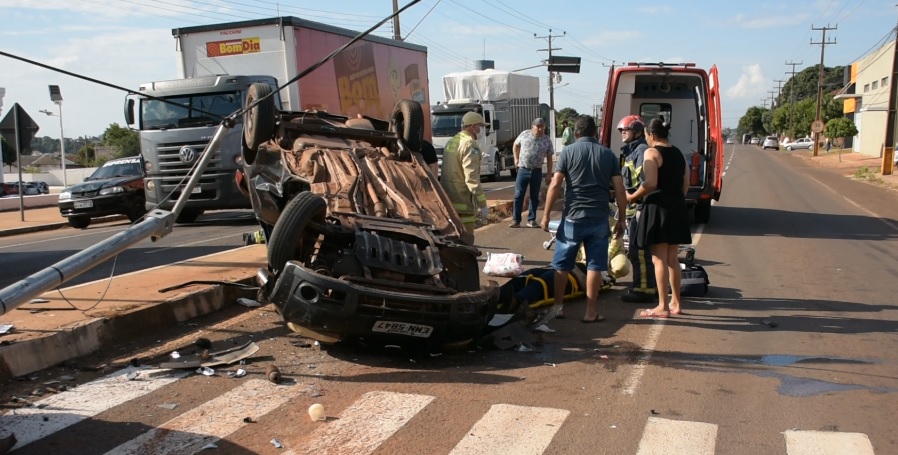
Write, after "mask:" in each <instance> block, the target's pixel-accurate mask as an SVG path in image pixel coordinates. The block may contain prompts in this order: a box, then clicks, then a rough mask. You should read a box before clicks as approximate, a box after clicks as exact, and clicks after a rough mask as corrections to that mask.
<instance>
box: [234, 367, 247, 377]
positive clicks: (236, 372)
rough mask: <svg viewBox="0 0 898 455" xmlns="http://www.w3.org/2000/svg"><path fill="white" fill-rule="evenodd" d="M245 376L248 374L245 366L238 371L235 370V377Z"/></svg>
mask: <svg viewBox="0 0 898 455" xmlns="http://www.w3.org/2000/svg"><path fill="white" fill-rule="evenodd" d="M244 376H246V370H244V369H243V368H240V369H238V370H237V371H235V372H234V377H235V378H242V377H244Z"/></svg>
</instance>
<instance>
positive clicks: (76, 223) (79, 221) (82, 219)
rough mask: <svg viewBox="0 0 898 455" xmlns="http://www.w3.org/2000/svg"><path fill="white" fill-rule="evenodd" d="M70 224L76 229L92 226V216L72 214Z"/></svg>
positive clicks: (69, 219)
mask: <svg viewBox="0 0 898 455" xmlns="http://www.w3.org/2000/svg"><path fill="white" fill-rule="evenodd" d="M68 222H69V226H71V227H73V228H75V229H84V228H86V227H88V226H90V217H88V216H70V217H69V218H68Z"/></svg>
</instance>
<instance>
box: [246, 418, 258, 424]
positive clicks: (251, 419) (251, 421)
mask: <svg viewBox="0 0 898 455" xmlns="http://www.w3.org/2000/svg"><path fill="white" fill-rule="evenodd" d="M243 423H256V421H255V420H253V418H252V417H244V418H243Z"/></svg>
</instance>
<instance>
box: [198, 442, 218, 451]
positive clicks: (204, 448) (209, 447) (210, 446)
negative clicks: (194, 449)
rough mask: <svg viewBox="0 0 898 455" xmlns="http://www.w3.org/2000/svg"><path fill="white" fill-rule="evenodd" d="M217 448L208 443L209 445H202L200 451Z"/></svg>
mask: <svg viewBox="0 0 898 455" xmlns="http://www.w3.org/2000/svg"><path fill="white" fill-rule="evenodd" d="M217 448H218V446H217V445H215V444H212V443H211V442H210V443H209V444H206V445H204V446H203V447H202V448H201V449H200V450H206V449H217Z"/></svg>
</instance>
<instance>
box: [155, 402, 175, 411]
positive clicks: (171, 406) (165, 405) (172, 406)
mask: <svg viewBox="0 0 898 455" xmlns="http://www.w3.org/2000/svg"><path fill="white" fill-rule="evenodd" d="M156 406H158V407H160V408H162V409H168V410H169V411H173V410H174V409H175V408H177V407H178V405H177V403H162V404H157V405H156Z"/></svg>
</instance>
